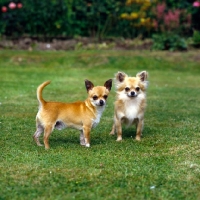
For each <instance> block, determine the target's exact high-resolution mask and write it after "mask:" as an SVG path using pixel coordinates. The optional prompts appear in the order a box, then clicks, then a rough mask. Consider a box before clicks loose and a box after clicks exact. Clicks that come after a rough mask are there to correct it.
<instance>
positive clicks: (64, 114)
mask: <svg viewBox="0 0 200 200" xmlns="http://www.w3.org/2000/svg"><path fill="white" fill-rule="evenodd" d="M49 83H50V81H46V82H44V83H42V84H41V85H39V86H38V88H37V99H38V101H39V110H38V113H37V115H36V132H35V134H34V135H33V138H34V140H35V142H36V143H37V145H39V146H41V143H40V141H39V137H40V135H41V134H42V133H43V132H44V145H45V149H48V148H49V136H50V134H51V132H52V131H53V130H54V128H55V129H58V130H62V129H64V128H67V127H71V128H75V129H78V130H79V131H80V144H81V145H84V146H86V147H90V132H91V129H92V128H94V127H96V125H97V124H98V123H99V122H100V118H101V115H102V113H103V111H104V109H105V105H106V100H107V97H108V95H109V92H110V90H111V87H112V79H109V80H107V81H106V82H105V84H104V86H96V87H94V85H93V83H92V82H91V81H89V80H85V86H86V90H87V93H88V97H87V99H86V100H85V101H77V102H74V103H62V102H49V101H45V100H44V99H43V97H42V90H43V88H44V87H45V86H46V85H48V84H49Z"/></svg>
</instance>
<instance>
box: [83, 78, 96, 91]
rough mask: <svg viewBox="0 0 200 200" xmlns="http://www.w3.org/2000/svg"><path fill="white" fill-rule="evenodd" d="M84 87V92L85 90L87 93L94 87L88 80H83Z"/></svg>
mask: <svg viewBox="0 0 200 200" xmlns="http://www.w3.org/2000/svg"><path fill="white" fill-rule="evenodd" d="M85 87H86V90H87V92H88V91H89V90H92V88H93V87H94V85H93V83H92V82H91V81H89V80H87V79H86V80H85Z"/></svg>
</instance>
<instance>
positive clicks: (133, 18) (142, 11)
mask: <svg viewBox="0 0 200 200" xmlns="http://www.w3.org/2000/svg"><path fill="white" fill-rule="evenodd" d="M156 1H157V0H126V2H125V8H124V12H122V13H121V15H120V18H121V19H122V20H125V21H127V22H128V23H126V25H129V26H130V27H131V28H132V30H133V35H132V36H137V35H139V34H142V35H145V34H147V33H149V32H150V31H151V30H152V29H153V28H154V22H153V18H152V15H151V8H152V6H153V5H154V4H155V3H156Z"/></svg>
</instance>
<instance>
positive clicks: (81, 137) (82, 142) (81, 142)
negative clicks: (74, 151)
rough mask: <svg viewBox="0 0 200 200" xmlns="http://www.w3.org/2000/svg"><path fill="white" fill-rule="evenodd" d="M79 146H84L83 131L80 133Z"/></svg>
mask: <svg viewBox="0 0 200 200" xmlns="http://www.w3.org/2000/svg"><path fill="white" fill-rule="evenodd" d="M80 145H83V146H85V137H84V134H83V130H81V131H80Z"/></svg>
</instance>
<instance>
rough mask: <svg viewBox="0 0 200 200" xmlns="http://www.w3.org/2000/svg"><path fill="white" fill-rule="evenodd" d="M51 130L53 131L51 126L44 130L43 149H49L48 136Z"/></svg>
mask: <svg viewBox="0 0 200 200" xmlns="http://www.w3.org/2000/svg"><path fill="white" fill-rule="evenodd" d="M52 130H53V127H52V125H47V126H46V127H45V128H44V146H45V149H49V136H50V134H51V132H52Z"/></svg>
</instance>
